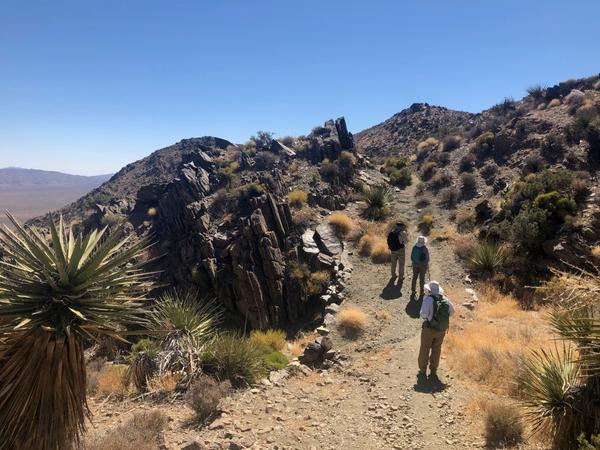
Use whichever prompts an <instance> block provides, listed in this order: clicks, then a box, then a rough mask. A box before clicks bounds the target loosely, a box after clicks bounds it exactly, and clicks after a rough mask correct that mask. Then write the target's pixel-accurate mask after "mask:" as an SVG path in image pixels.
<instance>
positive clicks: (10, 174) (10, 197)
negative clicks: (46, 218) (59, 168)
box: [0, 167, 111, 223]
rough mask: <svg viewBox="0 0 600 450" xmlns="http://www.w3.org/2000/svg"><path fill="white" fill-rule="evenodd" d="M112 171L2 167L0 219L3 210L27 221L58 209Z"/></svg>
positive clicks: (0, 220)
mask: <svg viewBox="0 0 600 450" xmlns="http://www.w3.org/2000/svg"><path fill="white" fill-rule="evenodd" d="M110 177H111V175H95V176H90V177H87V176H82V175H70V174H66V173H61V172H53V171H47V170H37V169H22V168H19V167H6V168H1V169H0V211H1V212H2V215H0V223H5V222H6V219H5V216H4V210H8V211H10V212H11V213H12V214H13V215H14V216H15V217H16V218H17V219H18V220H19V221H21V222H24V221H26V220H27V219H30V218H32V217H35V216H39V215H43V214H46V213H48V212H50V211H55V210H57V209H60V208H62V207H63V206H66V205H68V204H69V203H71V202H73V201H75V200H77V199H78V198H79V197H81V196H82V195H85V194H87V193H88V192H89V191H91V190H92V189H95V188H97V187H98V186H100V185H101V184H102V183H104V182H105V181H107V180H108V179H109V178H110Z"/></svg>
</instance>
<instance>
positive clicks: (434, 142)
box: [417, 137, 440, 150]
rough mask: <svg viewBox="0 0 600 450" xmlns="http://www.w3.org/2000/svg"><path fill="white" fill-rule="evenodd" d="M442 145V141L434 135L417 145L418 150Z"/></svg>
mask: <svg viewBox="0 0 600 450" xmlns="http://www.w3.org/2000/svg"><path fill="white" fill-rule="evenodd" d="M438 145H440V141H438V140H437V139H436V138H434V137H428V138H427V139H425V140H424V141H421V142H419V144H418V145H417V150H431V149H434V148H436V147H437V146H438Z"/></svg>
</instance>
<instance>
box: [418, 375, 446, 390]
mask: <svg viewBox="0 0 600 450" xmlns="http://www.w3.org/2000/svg"><path fill="white" fill-rule="evenodd" d="M447 387H448V385H447V384H446V383H444V382H442V381H441V380H440V379H439V378H438V377H437V375H432V376H430V377H429V378H427V377H426V376H425V375H417V382H416V383H415V384H414V386H413V389H414V390H415V391H417V392H423V393H425V394H433V393H435V392H442V391H444V390H445V389H446V388H447Z"/></svg>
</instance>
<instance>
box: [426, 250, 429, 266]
mask: <svg viewBox="0 0 600 450" xmlns="http://www.w3.org/2000/svg"><path fill="white" fill-rule="evenodd" d="M425 255H426V256H427V259H426V261H427V265H429V249H428V248H427V247H425Z"/></svg>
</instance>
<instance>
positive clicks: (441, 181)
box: [430, 170, 452, 191]
mask: <svg viewBox="0 0 600 450" xmlns="http://www.w3.org/2000/svg"><path fill="white" fill-rule="evenodd" d="M451 181H452V179H451V178H450V175H449V174H448V172H446V171H445V170H441V171H439V172H437V173H436V174H435V175H434V176H433V177H432V178H431V181H430V183H431V187H432V188H433V189H435V190H436V191H437V190H440V189H441V188H443V187H445V186H448V185H449V184H450V182H451Z"/></svg>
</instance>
